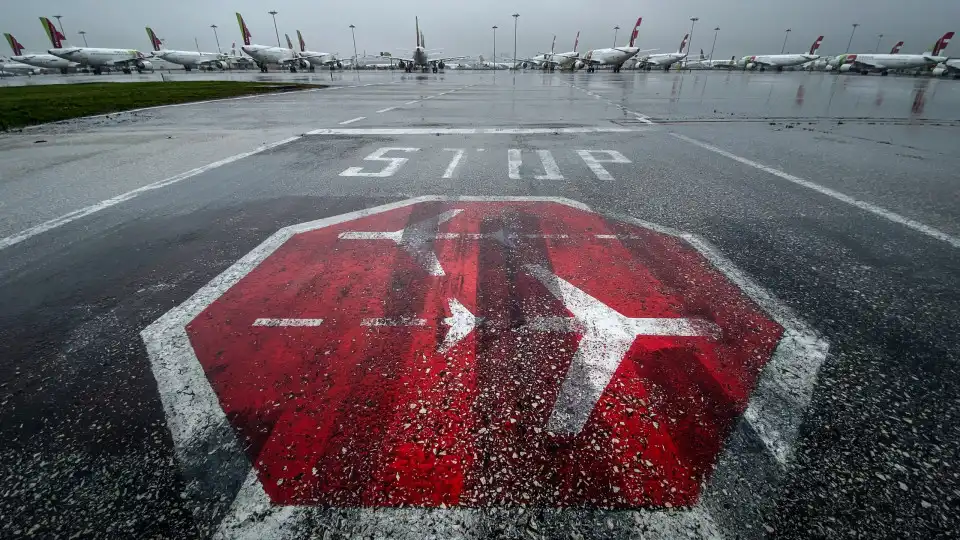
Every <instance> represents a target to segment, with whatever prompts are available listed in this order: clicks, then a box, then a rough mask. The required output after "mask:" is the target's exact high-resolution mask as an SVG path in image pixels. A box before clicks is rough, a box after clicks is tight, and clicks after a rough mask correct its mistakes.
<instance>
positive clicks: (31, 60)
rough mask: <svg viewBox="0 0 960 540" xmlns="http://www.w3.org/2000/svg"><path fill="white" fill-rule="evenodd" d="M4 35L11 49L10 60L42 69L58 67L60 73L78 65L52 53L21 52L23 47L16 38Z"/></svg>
mask: <svg viewBox="0 0 960 540" xmlns="http://www.w3.org/2000/svg"><path fill="white" fill-rule="evenodd" d="M4 36H6V38H7V43H9V44H10V48H11V49H13V56H11V57H10V60H12V61H14V62H19V63H21V64H27V65H29V66H33V67H38V68H44V69H59V70H60V73H66V72H67V69H69V68H77V67H79V66H80V64H78V63H76V62H71V61H69V60H64V59H63V58H60V57H58V56H54V55H52V54H23V49H24V47H23V45H21V44H20V42H19V41H17V38H15V37H13V35H12V34H4Z"/></svg>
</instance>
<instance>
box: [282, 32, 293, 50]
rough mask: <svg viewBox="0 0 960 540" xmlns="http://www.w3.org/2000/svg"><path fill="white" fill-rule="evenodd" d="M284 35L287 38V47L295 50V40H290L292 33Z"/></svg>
mask: <svg viewBox="0 0 960 540" xmlns="http://www.w3.org/2000/svg"><path fill="white" fill-rule="evenodd" d="M283 37H285V38H287V48H288V49H290V50H291V51H292V50H293V42H292V41H290V34H284V35H283Z"/></svg>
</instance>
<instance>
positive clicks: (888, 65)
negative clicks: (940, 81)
mask: <svg viewBox="0 0 960 540" xmlns="http://www.w3.org/2000/svg"><path fill="white" fill-rule="evenodd" d="M946 60H947V58H946V57H944V56H933V55H931V54H844V55H840V56H838V57H837V61H838V63H840V71H887V70H894V69H919V68H924V67H931V66H935V65H937V64H939V63H940V62H944V61H946Z"/></svg>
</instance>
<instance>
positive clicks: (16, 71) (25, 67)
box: [0, 62, 40, 75]
mask: <svg viewBox="0 0 960 540" xmlns="http://www.w3.org/2000/svg"><path fill="white" fill-rule="evenodd" d="M0 71H2V72H3V73H8V74H10V75H35V74H38V73H40V68H37V67H36V66H31V65H29V64H23V63H20V62H0Z"/></svg>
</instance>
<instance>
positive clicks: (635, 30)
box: [630, 17, 643, 47]
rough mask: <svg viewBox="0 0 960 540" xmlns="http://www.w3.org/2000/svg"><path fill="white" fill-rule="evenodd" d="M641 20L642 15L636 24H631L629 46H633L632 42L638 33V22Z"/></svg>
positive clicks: (634, 41)
mask: <svg viewBox="0 0 960 540" xmlns="http://www.w3.org/2000/svg"><path fill="white" fill-rule="evenodd" d="M641 22H643V17H640V18H638V19H637V24H635V25H633V32H632V33H631V34H630V46H631V47H633V44H634V43H636V41H637V36H639V35H640V23H641Z"/></svg>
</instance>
